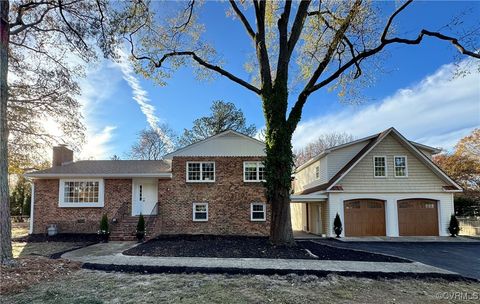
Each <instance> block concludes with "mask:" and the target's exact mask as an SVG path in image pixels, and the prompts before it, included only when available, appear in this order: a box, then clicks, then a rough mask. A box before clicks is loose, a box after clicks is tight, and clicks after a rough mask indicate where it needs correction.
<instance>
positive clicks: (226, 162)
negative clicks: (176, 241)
mask: <svg viewBox="0 0 480 304" xmlns="http://www.w3.org/2000/svg"><path fill="white" fill-rule="evenodd" d="M195 160H199V161H215V182H214V183H187V182H186V181H185V176H186V172H185V165H186V162H187V161H195ZM249 160H252V161H255V160H261V159H260V158H254V157H250V158H249V157H244V158H239V157H197V158H190V157H189V158H187V157H175V158H174V159H173V162H172V166H173V167H172V173H173V178H172V179H171V180H166V179H160V180H159V181H158V201H159V206H158V217H159V218H158V220H159V221H158V222H159V224H157V225H156V229H157V231H155V234H217V235H218V234H231V235H268V233H269V229H270V226H269V225H270V211H271V208H270V206H269V205H268V204H267V216H266V217H267V221H264V222H252V221H250V204H251V203H253V202H264V203H266V199H265V194H264V191H265V190H264V187H263V185H262V184H261V183H244V182H243V161H249ZM58 184H59V181H58V179H55V180H53V179H52V180H36V181H35V211H34V212H35V213H34V233H45V232H46V228H47V226H48V225H50V224H57V226H58V228H59V232H60V233H95V232H97V230H98V227H99V223H100V219H101V217H102V215H103V213H107V215H108V218H109V219H112V217H114V216H115V214H116V211H117V209H118V208H119V207H120V206H121V204H122V202H128V203H129V206H130V210H129V211H128V212H129V214H131V201H132V180H131V179H106V180H105V207H104V208H60V207H58V186H59V185H58ZM194 202H208V211H209V214H208V221H207V222H194V221H193V219H192V211H193V210H192V209H193V203H194Z"/></svg>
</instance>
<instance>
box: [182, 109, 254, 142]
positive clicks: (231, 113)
mask: <svg viewBox="0 0 480 304" xmlns="http://www.w3.org/2000/svg"><path fill="white" fill-rule="evenodd" d="M210 111H211V114H210V115H209V116H203V117H200V118H197V119H195V120H194V121H193V127H192V128H191V129H190V130H188V129H185V130H184V131H183V135H182V137H181V138H180V140H179V145H180V146H186V145H189V144H193V143H195V142H197V141H200V140H202V139H205V138H207V137H210V136H213V135H215V134H218V133H221V132H223V131H226V130H234V131H237V132H240V133H242V134H245V135H248V136H254V135H255V133H257V128H256V127H255V125H249V126H247V120H246V119H245V115H244V114H243V112H242V110H240V109H237V107H236V106H235V104H233V103H232V102H225V101H222V100H216V101H214V102H213V103H212V106H211V107H210Z"/></svg>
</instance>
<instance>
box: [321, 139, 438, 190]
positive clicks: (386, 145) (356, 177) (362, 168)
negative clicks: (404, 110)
mask: <svg viewBox="0 0 480 304" xmlns="http://www.w3.org/2000/svg"><path fill="white" fill-rule="evenodd" d="M375 155H379V156H386V157H387V176H386V177H385V178H375V177H373V157H374V156H375ZM400 155H406V156H407V167H408V177H401V178H400V177H395V176H394V166H393V158H394V156H400ZM329 162H330V159H329ZM445 184H446V183H445V182H443V181H442V180H441V179H440V178H439V177H438V176H437V175H435V173H434V172H433V171H432V170H431V169H430V168H429V167H427V166H426V165H425V164H424V163H422V162H421V161H420V160H419V159H418V158H417V157H416V156H415V155H413V154H412V153H411V152H410V151H409V150H408V149H406V148H405V147H404V146H403V145H402V144H400V142H399V141H398V140H397V139H396V138H394V137H393V136H392V135H388V136H387V137H386V138H385V139H383V141H382V142H380V143H379V144H378V145H377V146H376V147H375V148H374V149H373V150H372V151H370V152H369V153H368V154H367V155H366V156H365V157H364V158H363V159H362V160H361V161H360V162H359V163H358V164H357V165H356V166H355V167H354V168H353V169H352V170H351V171H350V172H349V173H348V174H347V175H346V176H345V177H344V178H342V179H341V180H340V181H339V182H338V185H341V186H342V187H343V189H344V191H345V192H377V193H378V192H443V189H442V186H444V185H445Z"/></svg>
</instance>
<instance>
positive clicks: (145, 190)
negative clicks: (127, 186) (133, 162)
mask: <svg viewBox="0 0 480 304" xmlns="http://www.w3.org/2000/svg"><path fill="white" fill-rule="evenodd" d="M157 185H158V183H157V181H156V180H146V179H142V180H134V181H133V193H132V196H133V201H132V215H140V213H141V214H143V215H151V214H156V210H154V209H155V208H156V204H157V197H158V192H157Z"/></svg>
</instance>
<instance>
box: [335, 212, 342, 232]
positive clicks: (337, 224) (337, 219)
mask: <svg viewBox="0 0 480 304" xmlns="http://www.w3.org/2000/svg"><path fill="white" fill-rule="evenodd" d="M333 231H334V232H335V234H336V235H337V237H340V234H342V231H343V227H342V220H341V219H340V216H339V215H338V213H337V215H336V216H335V219H334V220H333Z"/></svg>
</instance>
